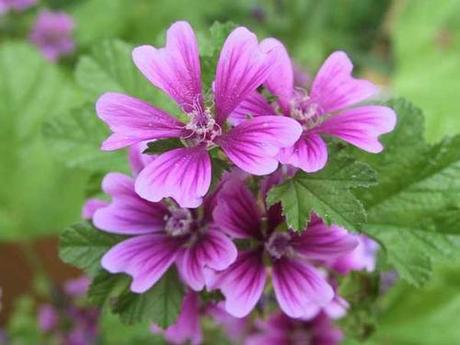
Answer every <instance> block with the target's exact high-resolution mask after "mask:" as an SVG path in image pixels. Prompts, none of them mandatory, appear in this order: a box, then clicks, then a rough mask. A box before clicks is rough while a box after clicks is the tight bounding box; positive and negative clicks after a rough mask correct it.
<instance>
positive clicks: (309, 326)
mask: <svg viewBox="0 0 460 345" xmlns="http://www.w3.org/2000/svg"><path fill="white" fill-rule="evenodd" d="M257 328H258V332H256V333H254V334H253V335H250V336H249V337H248V338H247V339H246V341H245V342H244V345H281V344H282V345H338V344H340V343H341V342H342V340H343V334H342V332H341V331H340V329H338V328H337V327H335V326H334V324H333V322H332V321H331V320H330V319H329V318H328V317H327V316H326V315H325V314H320V315H318V316H317V317H316V318H314V319H313V320H310V321H302V320H295V319H291V318H289V317H287V316H286V315H284V314H282V313H275V314H273V315H271V316H270V317H269V318H268V320H266V321H259V322H257Z"/></svg>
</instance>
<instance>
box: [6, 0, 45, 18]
mask: <svg viewBox="0 0 460 345" xmlns="http://www.w3.org/2000/svg"><path fill="white" fill-rule="evenodd" d="M37 1H38V0H0V15H1V14H4V13H7V12H9V11H17V12H21V11H24V10H26V9H28V8H29V7H31V6H33V5H35V4H36V3H37Z"/></svg>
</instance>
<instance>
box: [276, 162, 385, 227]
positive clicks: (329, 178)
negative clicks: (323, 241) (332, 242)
mask: <svg viewBox="0 0 460 345" xmlns="http://www.w3.org/2000/svg"><path fill="white" fill-rule="evenodd" d="M375 182H376V176H375V174H374V172H373V171H372V169H370V168H369V167H368V166H367V165H366V164H363V163H360V162H357V161H356V160H354V159H352V158H348V157H337V158H335V159H334V158H331V159H330V161H329V162H328V165H327V167H326V168H325V169H323V170H322V171H320V172H318V173H315V174H306V173H304V172H298V173H297V174H296V175H295V176H294V177H293V178H291V179H289V180H288V181H286V182H285V183H283V184H281V185H279V186H276V187H274V188H272V189H271V190H270V192H269V193H268V197H267V202H268V204H269V205H273V204H275V203H277V202H281V205H282V207H283V213H284V215H285V216H286V221H287V223H288V226H289V227H290V228H292V229H294V230H296V231H300V230H303V229H304V228H305V226H306V225H307V221H308V220H309V218H310V214H311V213H312V212H315V213H317V214H318V215H319V216H320V217H321V218H323V219H324V220H325V221H326V222H327V223H328V224H332V223H334V224H337V225H342V226H344V227H345V228H347V229H350V230H351V229H360V228H361V226H362V224H363V223H364V222H365V220H366V214H365V212H364V208H363V206H362V204H361V202H360V201H359V200H358V199H357V198H356V197H355V196H354V194H353V193H352V191H351V189H352V188H357V187H368V186H370V185H372V184H374V183H375Z"/></svg>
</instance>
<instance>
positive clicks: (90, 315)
mask: <svg viewBox="0 0 460 345" xmlns="http://www.w3.org/2000/svg"><path fill="white" fill-rule="evenodd" d="M89 282H90V281H89V279H88V278H87V277H81V278H78V279H74V280H70V281H68V282H67V283H66V284H65V285H64V289H63V290H62V291H61V290H56V291H55V293H54V294H53V301H52V303H47V304H42V305H40V306H39V308H38V326H39V328H40V330H41V331H43V333H44V334H45V335H46V336H47V337H48V339H49V341H50V342H53V343H58V344H67V345H87V344H93V343H95V342H96V339H97V337H98V320H99V311H98V310H97V309H96V308H93V307H87V306H81V305H79V303H78V301H79V299H81V298H82V297H83V296H84V295H85V294H86V291H87V289H88V285H89Z"/></svg>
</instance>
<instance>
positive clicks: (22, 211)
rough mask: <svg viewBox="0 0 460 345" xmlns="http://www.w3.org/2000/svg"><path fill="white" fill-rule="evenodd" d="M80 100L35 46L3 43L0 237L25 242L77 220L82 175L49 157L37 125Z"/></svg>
mask: <svg viewBox="0 0 460 345" xmlns="http://www.w3.org/2000/svg"><path fill="white" fill-rule="evenodd" d="M81 99H82V98H81V94H80V93H79V92H78V89H77V88H76V87H75V85H74V84H73V83H72V81H71V80H70V79H69V78H68V77H67V75H66V74H65V73H63V71H61V70H60V69H59V67H57V66H55V65H52V64H49V63H48V62H46V61H45V60H44V59H43V58H42V57H41V56H40V55H39V53H38V51H36V49H35V48H33V47H31V46H29V45H28V44H26V43H19V42H4V43H2V45H1V47H0V179H1V181H2V185H3V186H4V187H2V188H1V191H0V228H1V229H2V230H1V231H0V238H2V239H14V238H18V237H19V238H29V239H30V238H31V237H33V236H38V235H43V234H49V233H53V232H56V231H57V230H58V229H61V228H63V227H64V226H65V225H66V224H69V223H70V222H73V221H75V220H77V218H78V216H79V205H80V204H81V202H82V193H81V191H82V189H83V183H84V180H85V178H86V177H85V176H84V175H82V174H81V173H80V172H78V171H69V170H68V169H65V168H64V167H63V166H62V165H61V164H59V163H58V162H56V161H54V160H53V159H50V157H49V153H48V148H47V146H46V144H45V143H44V142H43V140H42V138H41V124H42V121H43V120H45V119H47V118H49V117H50V116H53V115H54V114H56V113H60V112H63V111H66V110H67V109H69V108H70V107H73V106H75V105H77V104H79V103H80V102H81ZM63 186H65V193H63Z"/></svg>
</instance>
